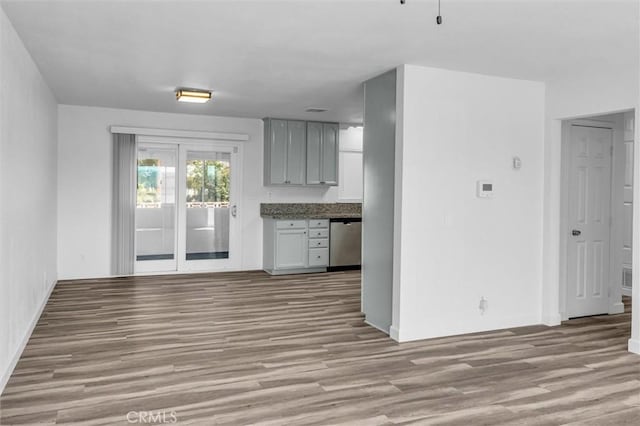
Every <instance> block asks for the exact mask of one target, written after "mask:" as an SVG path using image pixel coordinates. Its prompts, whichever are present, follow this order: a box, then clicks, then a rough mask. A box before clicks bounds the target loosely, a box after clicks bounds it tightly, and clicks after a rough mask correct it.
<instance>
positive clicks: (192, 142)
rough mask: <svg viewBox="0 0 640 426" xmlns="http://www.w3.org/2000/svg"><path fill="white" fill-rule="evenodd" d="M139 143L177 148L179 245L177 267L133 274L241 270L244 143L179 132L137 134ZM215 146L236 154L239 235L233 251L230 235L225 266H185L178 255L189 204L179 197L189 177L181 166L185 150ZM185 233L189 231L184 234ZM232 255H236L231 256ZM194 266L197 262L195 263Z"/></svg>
mask: <svg viewBox="0 0 640 426" xmlns="http://www.w3.org/2000/svg"><path fill="white" fill-rule="evenodd" d="M138 143H144V144H150V145H151V144H153V145H158V146H161V145H172V146H176V152H177V158H176V160H177V163H176V167H177V171H178V173H177V174H176V198H177V203H176V227H175V247H176V252H175V253H176V269H175V270H172V271H146V270H143V271H135V272H134V275H167V274H191V273H198V272H221V271H240V270H242V254H243V245H242V241H243V235H242V229H243V227H242V212H243V209H242V207H243V206H242V200H243V195H242V189H243V188H244V185H243V175H244V173H243V163H244V155H243V146H242V142H238V141H234V140H224V139H205V138H194V137H180V136H173V135H170V136H164V135H138ZM213 146H216V147H223V148H226V149H229V150H230V151H232V152H233V154H236V155H235V160H234V156H233V155H232V164H233V165H235V168H234V172H233V173H234V178H233V179H232V180H231V188H232V189H231V192H232V194H237V195H232V196H233V197H234V198H233V199H234V202H233V205H235V206H236V216H235V218H234V220H235V221H236V222H237V224H236V231H237V232H236V235H235V236H234V238H233V245H234V247H235V250H234V252H232V251H231V247H232V238H231V235H230V238H229V255H230V257H229V262H228V264H227V265H226V266H222V267H215V266H214V267H211V266H212V263H211V262H207V263H206V265H205V266H202V265H204V264H202V265H201V267H190V268H184V267H183V266H184V265H185V263H186V261H181V260H180V259H179V255H180V248H181V247H182V248H184V244H185V242H184V241H181V240H182V239H183V238H178V237H179V232H178V227H179V226H181V225H183V224H186V222H185V221H186V216H185V215H186V208H185V206H184V205H182V204H181V203H180V202H179V200H181V199H182V198H184V196H185V188H183V187H182V186H183V185H182V183H183V182H184V180H185V178H186V170H185V167H183V166H182V160H183V153H184V152H185V151H186V150H187V149H190V150H198V149H199V148H201V150H202V151H207V150H214V149H213ZM183 237H186V234H185V235H184V236H183ZM232 256H233V257H232ZM192 266H194V265H192Z"/></svg>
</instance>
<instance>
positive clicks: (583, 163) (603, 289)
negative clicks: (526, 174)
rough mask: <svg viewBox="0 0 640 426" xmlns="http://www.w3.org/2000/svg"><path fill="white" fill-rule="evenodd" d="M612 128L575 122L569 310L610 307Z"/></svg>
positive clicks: (576, 312) (575, 314)
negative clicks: (588, 125)
mask: <svg viewBox="0 0 640 426" xmlns="http://www.w3.org/2000/svg"><path fill="white" fill-rule="evenodd" d="M612 139H613V132H612V130H611V129H605V128H598V127H587V126H579V125H572V126H571V139H570V150H569V152H570V159H569V160H570V169H569V221H568V224H569V232H570V235H569V237H568V238H569V243H568V253H567V267H568V271H567V314H568V316H569V317H570V318H571V317H580V316H586V315H598V314H604V313H608V310H609V308H608V306H609V268H610V264H609V263H610V261H609V259H610V257H609V247H610V239H611V228H610V216H611V212H610V211H611V147H612Z"/></svg>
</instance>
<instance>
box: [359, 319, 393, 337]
mask: <svg viewBox="0 0 640 426" xmlns="http://www.w3.org/2000/svg"><path fill="white" fill-rule="evenodd" d="M364 323H365V324H368V325H370V326H371V327H373V328H377V329H378V330H380V331H382V332H383V333H384V334H389V329H388V328H386V329H385V327H381V326H379V325H377V324H374V323H372V322H371V321H369V320H367V319H365V320H364Z"/></svg>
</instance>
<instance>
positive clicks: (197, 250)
mask: <svg viewBox="0 0 640 426" xmlns="http://www.w3.org/2000/svg"><path fill="white" fill-rule="evenodd" d="M185 172H186V194H185V195H186V249H185V260H187V261H204V260H218V259H229V225H230V223H229V222H230V220H231V214H230V212H231V207H230V196H231V154H230V153H228V152H216V151H187V153H186V170H185Z"/></svg>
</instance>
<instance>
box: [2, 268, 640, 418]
mask: <svg viewBox="0 0 640 426" xmlns="http://www.w3.org/2000/svg"><path fill="white" fill-rule="evenodd" d="M359 281H360V274H359V272H345V273H330V274H318V275H306V276H305V275H298V276H289V277H270V276H268V275H266V274H264V273H261V272H251V273H234V274H210V275H190V276H167V277H153V278H152V277H143V278H127V279H113V280H92V281H67V282H61V283H59V284H58V285H57V287H56V288H55V290H54V292H53V295H52V296H51V299H50V300H49V303H48V304H47V307H46V310H45V312H44V314H43V316H42V318H41V319H40V322H39V323H38V325H37V327H36V329H35V331H34V333H33V336H32V337H31V340H30V341H29V344H28V345H27V348H26V350H25V351H24V354H23V355H22V358H21V359H20V361H19V363H18V366H17V368H16V370H15V372H14V373H13V376H12V377H11V380H10V382H9V384H8V386H7V388H6V389H5V391H4V393H3V394H2V397H1V398H0V423H2V424H41V423H57V424H67V423H74V424H127V420H126V415H127V413H128V412H130V411H136V412H143V411H152V412H153V413H154V415H155V414H157V413H162V412H163V410H164V412H165V415H166V416H167V417H165V419H166V420H168V421H170V420H172V417H170V416H171V413H172V412H173V413H174V414H175V416H176V417H177V420H178V423H179V424H202V425H213V424H233V425H242V424H253V423H258V424H268V425H298V424H322V425H324V424H345V425H374V424H450V425H465V426H466V425H502V424H512V425H559V424H575V425H578V424H579V425H597V426H602V425H616V426H618V425H625V424H628V425H631V424H633V425H638V424H640V423H638V419H640V358H639V357H638V356H636V355H631V354H629V353H628V352H627V351H626V345H627V339H628V337H629V334H630V315H629V314H628V313H626V314H621V315H615V316H604V317H594V318H583V319H578V320H573V321H569V322H567V323H565V324H563V325H562V326H559V327H554V328H547V327H543V326H535V327H526V328H518V329H511V330H502V331H496V332H490V333H481V334H474V335H466V336H458V337H450V338H441V339H434V340H427V341H420V342H412V343H405V344H397V343H395V342H393V341H392V340H390V339H389V338H388V337H387V336H386V335H384V334H383V333H381V332H379V331H377V330H375V329H373V328H371V327H369V326H367V325H365V324H364V323H363V319H362V316H361V315H360V313H359V307H360V291H359ZM134 419H135V418H134Z"/></svg>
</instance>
